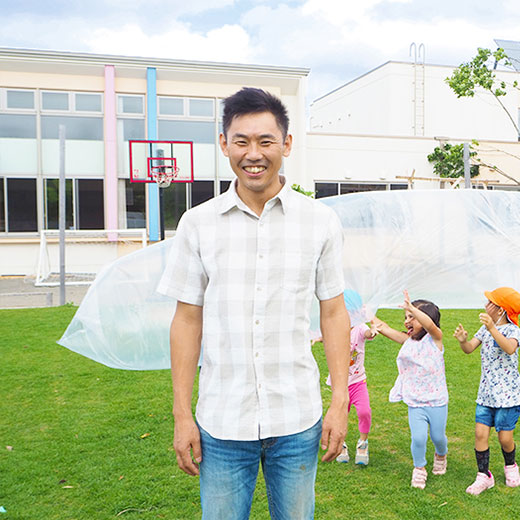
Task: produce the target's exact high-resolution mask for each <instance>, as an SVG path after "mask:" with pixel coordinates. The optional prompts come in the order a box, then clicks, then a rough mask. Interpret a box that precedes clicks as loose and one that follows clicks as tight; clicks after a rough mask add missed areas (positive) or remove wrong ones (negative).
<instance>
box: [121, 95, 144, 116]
mask: <svg viewBox="0 0 520 520" xmlns="http://www.w3.org/2000/svg"><path fill="white" fill-rule="evenodd" d="M117 111H118V112H119V113H120V114H143V113H144V98H143V96H124V95H119V96H117Z"/></svg>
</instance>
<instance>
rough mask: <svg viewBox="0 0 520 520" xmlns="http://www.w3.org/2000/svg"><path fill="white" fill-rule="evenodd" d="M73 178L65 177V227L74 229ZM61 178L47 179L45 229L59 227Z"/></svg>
mask: <svg viewBox="0 0 520 520" xmlns="http://www.w3.org/2000/svg"><path fill="white" fill-rule="evenodd" d="M72 183H73V180H72V179H65V229H74V218H73V212H72ZM59 201H60V195H59V179H45V229H58V228H59V223H60V221H59V208H60V204H59Z"/></svg>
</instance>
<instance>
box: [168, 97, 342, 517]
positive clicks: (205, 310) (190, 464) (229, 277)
mask: <svg viewBox="0 0 520 520" xmlns="http://www.w3.org/2000/svg"><path fill="white" fill-rule="evenodd" d="M288 125H289V120H288V117H287V110H286V108H285V107H284V105H283V104H282V103H281V101H280V100H279V99H278V98H276V97H274V96H272V95H271V94H268V93H266V92H264V91H262V90H259V89H254V88H243V89H242V90H240V91H239V92H237V93H235V94H234V95H232V96H230V97H229V98H227V99H226V100H225V101H224V118H223V133H222V134H221V136H220V146H221V148H222V151H223V153H224V155H225V156H226V157H228V158H229V162H230V164H231V167H232V169H233V171H234V173H235V175H236V177H237V178H236V180H235V181H234V182H233V183H232V184H231V186H230V188H229V190H228V191H227V192H226V193H224V194H222V195H220V196H219V197H216V198H215V199H212V200H210V201H208V202H206V203H204V204H201V205H200V206H197V207H196V208H193V209H192V210H190V211H188V212H186V213H185V215H184V216H183V218H182V219H181V222H180V223H179V227H178V230H177V235H176V238H175V245H174V247H173V248H172V255H171V257H170V259H169V262H168V266H167V268H166V270H165V273H164V275H163V278H162V280H161V283H160V285H159V291H160V292H163V293H165V294H169V295H170V296H173V297H174V298H176V299H177V301H178V304H177V310H176V312H175V316H174V318H173V321H172V326H171V333H170V344H171V359H172V380H173V393H174V405H173V415H174V420H175V431H174V447H175V452H176V456H177V462H178V464H179V467H180V468H181V469H182V470H183V471H185V472H186V473H188V474H189V475H198V474H199V465H200V494H201V503H202V514H203V516H202V517H203V518H204V519H211V520H213V519H225V520H233V519H236V520H241V519H246V518H248V517H249V512H250V508H251V502H252V497H253V491H254V488H255V483H256V477H257V474H258V466H259V462H261V463H262V468H263V473H264V478H265V482H266V488H267V497H268V502H269V510H270V513H271V516H272V518H281V519H289V518H294V519H298V520H302V519H311V518H313V515H314V482H315V478H316V469H317V454H318V449H319V445H320V438H321V446H322V448H323V449H326V450H327V451H326V453H325V455H324V456H323V458H322V460H324V461H331V460H334V458H335V457H336V456H337V455H339V453H340V452H341V448H342V443H343V439H344V438H345V434H346V430H347V419H346V418H347V404H348V394H347V378H348V360H347V356H348V352H349V350H350V349H349V335H348V334H349V330H350V325H349V318H348V313H347V311H346V309H345V304H344V300H343V274H342V261H341V258H342V231H341V226H340V223H339V219H338V217H337V216H336V215H335V213H334V212H333V211H332V210H331V209H330V208H328V207H326V206H325V205H323V204H320V203H319V202H316V201H314V200H312V199H310V198H308V197H305V196H303V195H300V194H298V193H296V192H294V191H293V190H292V189H291V188H290V186H289V185H288V183H286V182H285V179H284V178H283V177H282V176H281V175H280V174H279V171H280V168H281V166H282V162H283V158H284V157H287V156H288V155H289V153H290V151H291V145H292V136H291V135H289V134H288ZM314 293H315V294H316V295H317V297H318V299H319V300H320V312H321V329H322V333H323V342H324V349H325V353H326V357H327V363H328V366H329V371H330V374H331V379H332V401H331V405H330V408H329V410H328V412H327V414H326V415H325V417H324V419H323V424H322V419H321V415H322V403H321V396H320V385H319V373H318V369H317V366H316V362H315V360H314V358H313V356H312V352H311V348H310V339H309V336H308V328H309V310H310V304H311V299H312V296H313V294H314ZM202 337H203V338H204V342H203V343H204V353H203V361H202V368H201V372H200V380H199V399H198V403H197V411H196V418H197V422H195V420H194V418H193V415H192V411H191V399H192V390H193V382H194V378H195V374H196V370H197V361H198V359H199V354H200V345H201V338H202Z"/></svg>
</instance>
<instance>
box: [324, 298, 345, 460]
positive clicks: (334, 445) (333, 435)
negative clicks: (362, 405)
mask: <svg viewBox="0 0 520 520" xmlns="http://www.w3.org/2000/svg"><path fill="white" fill-rule="evenodd" d="M320 326H321V331H322V334H323V348H324V350H325V356H326V358H327V365H328V368H329V373H330V380H331V388H332V399H331V402H330V407H329V409H328V410H327V413H326V414H325V418H324V420H323V429H322V435H321V447H322V449H324V450H327V452H326V453H325V455H324V456H323V457H322V459H321V460H322V461H324V462H329V461H331V460H334V459H335V458H336V457H337V456H338V455H339V454H340V453H341V449H342V447H343V441H344V440H345V436H346V434H347V408H348V389H347V386H348V367H349V358H350V318H349V315H348V312H347V309H346V308H345V300H344V299H343V294H340V295H338V296H336V297H335V298H331V299H330V300H322V301H320Z"/></svg>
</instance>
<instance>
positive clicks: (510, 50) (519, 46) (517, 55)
mask: <svg viewBox="0 0 520 520" xmlns="http://www.w3.org/2000/svg"><path fill="white" fill-rule="evenodd" d="M495 43H496V44H497V45H498V46H499V47H501V48H502V49H504V51H505V52H506V54H507V57H508V58H509V59H510V61H511V65H512V67H513V68H514V69H515V70H516V71H517V72H520V42H517V41H514V40H495Z"/></svg>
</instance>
